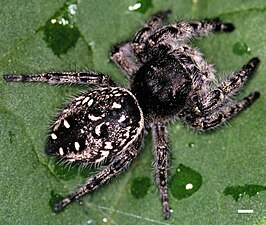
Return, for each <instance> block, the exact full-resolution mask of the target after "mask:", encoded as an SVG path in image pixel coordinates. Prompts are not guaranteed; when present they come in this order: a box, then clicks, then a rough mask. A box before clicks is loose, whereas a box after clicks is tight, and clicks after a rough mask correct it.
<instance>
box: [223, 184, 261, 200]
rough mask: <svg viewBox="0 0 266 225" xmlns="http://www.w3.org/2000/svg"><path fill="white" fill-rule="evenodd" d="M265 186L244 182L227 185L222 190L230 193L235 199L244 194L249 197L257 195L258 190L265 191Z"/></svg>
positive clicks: (226, 193)
mask: <svg viewBox="0 0 266 225" xmlns="http://www.w3.org/2000/svg"><path fill="white" fill-rule="evenodd" d="M265 190H266V186H262V185H256V184H245V185H243V186H240V185H239V186H229V187H226V188H225V189H224V191H223V193H224V194H225V195H232V197H233V198H234V200H235V201H238V200H239V198H241V197H243V195H244V194H246V195H248V196H249V197H252V196H255V195H257V194H258V193H259V192H260V191H265Z"/></svg>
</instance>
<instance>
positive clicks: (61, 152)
mask: <svg viewBox="0 0 266 225" xmlns="http://www.w3.org/2000/svg"><path fill="white" fill-rule="evenodd" d="M59 154H60V155H64V150H63V148H62V147H60V148H59Z"/></svg>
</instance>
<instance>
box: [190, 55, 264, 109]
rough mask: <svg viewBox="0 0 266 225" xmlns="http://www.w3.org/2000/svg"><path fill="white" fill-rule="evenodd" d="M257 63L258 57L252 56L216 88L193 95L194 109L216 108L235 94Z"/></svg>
mask: <svg viewBox="0 0 266 225" xmlns="http://www.w3.org/2000/svg"><path fill="white" fill-rule="evenodd" d="M258 64H259V59H258V58H252V59H251V60H250V61H249V62H248V63H247V64H246V65H244V66H243V67H242V68H241V69H240V70H239V71H237V72H235V73H233V74H232V75H230V76H229V77H228V78H227V79H226V80H224V81H222V82H221V83H220V84H219V85H218V86H217V87H216V88H214V89H213V90H212V91H210V92H209V93H207V94H206V96H202V97H201V98H199V97H198V96H193V97H194V98H193V101H194V102H195V101H196V104H195V107H197V108H196V109H194V111H197V112H201V111H202V112H206V111H211V110H213V109H214V108H217V106H219V105H220V104H222V103H223V102H224V101H226V100H227V99H228V98H230V97H232V96H234V95H235V94H237V93H238V92H239V91H240V90H241V89H242V88H243V86H244V84H245V82H246V81H247V80H248V79H249V78H250V75H251V74H252V73H253V72H254V70H255V69H256V67H257V66H258Z"/></svg>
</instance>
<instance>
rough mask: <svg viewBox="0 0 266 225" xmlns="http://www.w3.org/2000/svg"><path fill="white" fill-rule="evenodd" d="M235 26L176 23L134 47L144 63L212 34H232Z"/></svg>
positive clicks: (187, 22)
mask: <svg viewBox="0 0 266 225" xmlns="http://www.w3.org/2000/svg"><path fill="white" fill-rule="evenodd" d="M233 30H234V26H233V24H231V23H223V22H221V21H220V20H219V19H213V20H207V19H206V20H195V21H176V22H174V23H172V24H170V25H168V26H163V27H162V28H160V29H158V30H157V31H156V32H154V33H153V34H152V35H150V36H149V37H148V38H147V39H146V41H145V43H142V45H133V48H134V52H135V54H136V56H137V57H138V58H139V60H140V61H141V62H142V63H145V62H147V61H149V60H151V59H152V58H154V57H158V56H160V54H165V53H167V52H170V51H172V50H174V49H176V48H177V47H178V46H180V44H181V43H182V44H184V42H186V41H188V40H190V39H192V38H195V37H201V36H207V35H208V34H209V33H211V32H216V31H219V32H231V31H233Z"/></svg>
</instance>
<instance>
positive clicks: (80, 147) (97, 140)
mask: <svg viewBox="0 0 266 225" xmlns="http://www.w3.org/2000/svg"><path fill="white" fill-rule="evenodd" d="M169 13H170V11H169V10H168V11H162V12H158V13H156V14H155V15H153V16H152V17H151V18H150V19H149V20H148V22H147V23H146V24H144V26H143V27H142V28H141V29H140V30H139V31H138V32H137V33H136V35H135V36H134V38H133V40H132V41H129V42H126V43H122V44H120V45H118V46H116V47H115V48H114V50H113V52H112V54H111V59H112V60H113V61H114V62H115V63H116V64H117V65H118V66H119V67H120V68H121V69H122V70H123V72H124V73H125V74H126V75H127V77H128V78H129V80H130V86H129V88H123V87H119V86H118V85H116V84H115V83H114V82H113V81H112V80H111V79H110V77H108V76H107V75H105V74H102V73H97V72H92V71H88V72H60V73H58V72H51V73H41V74H38V75H25V76H23V75H5V76H4V79H5V80H6V81H7V82H11V81H21V82H47V83H51V84H66V83H67V84H90V85H95V86H97V88H95V89H93V90H89V91H88V92H85V93H83V94H81V95H80V96H77V97H75V98H74V99H72V100H71V101H70V102H69V103H68V104H67V105H66V106H65V107H64V108H63V109H62V110H61V112H60V113H59V115H58V116H57V118H56V120H55V122H54V125H53V126H52V129H51V131H50V133H49V137H48V141H47V145H46V152H47V153H48V154H49V155H52V156H56V157H58V158H59V159H61V160H62V159H63V160H64V161H66V162H71V163H72V162H75V163H81V164H84V165H89V164H92V165H96V166H98V165H104V166H105V167H104V168H103V169H102V170H101V171H99V172H97V173H96V174H94V175H92V176H90V177H89V178H88V179H87V181H86V182H85V184H83V185H82V186H81V187H79V188H78V189H77V190H76V191H75V192H73V193H71V194H69V195H68V196H67V197H66V198H64V199H63V200H61V201H59V202H58V203H56V204H55V205H54V210H55V211H56V212H59V211H61V210H62V209H63V208H64V207H65V206H67V205H68V204H70V203H71V202H73V201H74V200H76V199H78V198H80V197H81V196H83V195H85V194H87V193H89V192H93V191H95V190H96V189H97V188H99V187H100V186H102V185H103V184H105V183H107V181H109V180H110V179H111V178H113V177H114V176H116V175H118V174H119V173H120V172H122V171H123V170H125V169H127V167H128V166H129V164H130V163H131V162H132V160H133V159H134V158H136V156H137V155H138V153H139V152H140V150H141V147H142V143H143V138H144V131H145V130H149V129H150V130H151V132H152V138H153V145H154V146H153V154H154V164H153V166H154V175H155V180H156V184H157V186H158V189H159V194H160V198H161V201H162V209H163V215H164V217H165V218H166V219H167V218H169V217H170V209H169V205H168V191H167V184H168V170H169V147H168V145H167V131H166V124H167V123H168V122H169V121H170V120H173V119H176V118H180V119H181V120H183V121H184V122H185V123H186V124H187V125H188V126H189V127H190V128H192V129H195V130H199V131H207V130H211V129H215V128H216V127H218V126H220V125H221V124H223V123H225V122H226V121H227V120H228V119H230V118H231V117H233V116H235V115H236V114H238V113H239V112H240V111H241V110H243V109H244V108H246V107H247V106H249V105H251V104H252V103H253V102H254V101H255V100H256V99H257V98H258V97H259V93H258V92H253V93H251V94H249V95H248V96H247V97H245V98H243V99H242V100H240V101H236V102H233V101H231V98H233V97H234V96H235V95H236V94H237V93H238V92H239V90H240V89H241V88H242V87H243V85H244V83H245V81H246V80H247V79H248V78H249V77H250V75H251V74H252V72H253V71H254V70H255V68H256V67H257V65H258V63H259V59H258V58H252V59H251V60H250V61H249V62H248V63H247V64H246V65H244V66H243V67H242V68H241V69H240V70H239V71H237V72H234V73H232V74H231V75H229V76H228V77H227V78H226V79H225V80H223V81H222V82H220V83H219V84H217V82H216V80H215V75H214V74H215V70H214V68H213V66H212V65H210V64H209V63H208V62H206V61H205V60H204V58H203V56H202V53H200V52H199V50H197V49H195V48H193V47H191V46H190V45H188V41H189V40H191V39H192V38H194V37H201V36H206V35H208V34H209V33H210V32H216V31H217V32H231V31H232V30H234V26H233V25H232V24H231V23H222V22H221V21H220V20H219V19H214V20H208V19H206V20H201V21H197V20H193V21H176V22H173V23H172V24H170V25H164V24H163V23H164V21H165V20H166V18H167V17H168V15H169Z"/></svg>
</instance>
